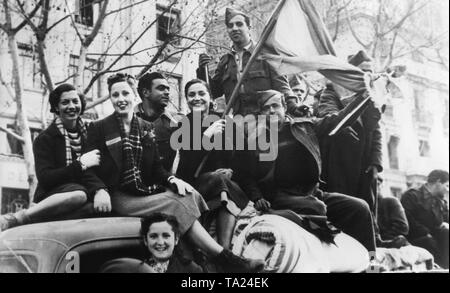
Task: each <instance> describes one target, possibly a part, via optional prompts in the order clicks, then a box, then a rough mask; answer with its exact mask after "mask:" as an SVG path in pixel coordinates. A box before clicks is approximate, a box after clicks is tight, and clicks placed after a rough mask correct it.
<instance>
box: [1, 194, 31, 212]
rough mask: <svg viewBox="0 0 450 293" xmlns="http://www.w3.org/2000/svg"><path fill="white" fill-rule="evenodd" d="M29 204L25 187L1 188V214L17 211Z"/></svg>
mask: <svg viewBox="0 0 450 293" xmlns="http://www.w3.org/2000/svg"><path fill="white" fill-rule="evenodd" d="M28 205H29V198H28V190H25V189H12V188H3V189H2V210H1V214H2V215H4V214H8V213H17V212H20V211H21V210H24V209H27V208H28Z"/></svg>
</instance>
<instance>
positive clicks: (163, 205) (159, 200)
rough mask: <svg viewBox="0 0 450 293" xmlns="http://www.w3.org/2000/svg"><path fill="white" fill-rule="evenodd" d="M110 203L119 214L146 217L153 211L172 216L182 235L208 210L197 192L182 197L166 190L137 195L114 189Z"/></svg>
mask: <svg viewBox="0 0 450 293" xmlns="http://www.w3.org/2000/svg"><path fill="white" fill-rule="evenodd" d="M111 203H112V207H113V212H114V213H117V214H119V215H120V216H127V217H146V216H149V215H151V214H154V213H164V214H167V215H170V216H174V217H175V218H176V219H177V221H178V224H179V227H180V232H181V234H182V235H183V234H184V233H186V232H187V231H188V230H189V229H190V228H191V226H192V225H193V224H194V222H195V221H196V220H197V219H198V218H200V216H201V214H202V213H204V212H206V211H208V206H207V204H206V203H205V201H204V200H203V198H202V196H201V195H200V194H199V193H197V192H194V193H192V194H188V195H187V196H184V197H183V196H180V195H178V194H176V193H174V192H172V191H169V190H168V191H166V192H164V193H159V194H155V195H151V196H145V197H137V196H134V195H130V194H127V193H123V192H120V191H116V192H115V193H113V194H112V196H111Z"/></svg>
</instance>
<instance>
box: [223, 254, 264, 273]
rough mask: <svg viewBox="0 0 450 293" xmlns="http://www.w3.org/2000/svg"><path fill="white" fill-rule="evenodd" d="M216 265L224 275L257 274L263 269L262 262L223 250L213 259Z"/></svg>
mask: <svg viewBox="0 0 450 293" xmlns="http://www.w3.org/2000/svg"><path fill="white" fill-rule="evenodd" d="M214 263H216V264H217V265H218V266H219V267H220V268H221V269H222V270H223V272H224V273H259V272H261V271H262V270H263V269H264V266H265V262H264V261H263V260H253V259H245V258H243V257H240V256H237V255H235V254H233V253H232V252H231V251H229V250H227V249H224V250H223V251H222V252H221V253H220V254H219V255H218V256H216V257H215V258H214Z"/></svg>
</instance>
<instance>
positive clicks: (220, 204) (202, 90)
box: [177, 79, 249, 248]
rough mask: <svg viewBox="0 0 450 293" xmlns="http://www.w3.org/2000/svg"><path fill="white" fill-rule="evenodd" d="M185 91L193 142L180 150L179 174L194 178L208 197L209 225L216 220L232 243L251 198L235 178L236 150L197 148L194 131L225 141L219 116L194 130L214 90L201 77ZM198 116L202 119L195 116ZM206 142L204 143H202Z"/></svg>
mask: <svg viewBox="0 0 450 293" xmlns="http://www.w3.org/2000/svg"><path fill="white" fill-rule="evenodd" d="M185 95H186V99H187V104H188V106H189V109H190V110H191V113H190V114H189V115H188V116H187V117H186V119H188V121H189V126H190V138H191V145H190V147H189V149H181V150H180V162H179V168H178V171H177V174H178V175H179V176H180V178H182V179H184V180H186V181H188V182H191V183H192V184H193V185H194V187H195V188H196V189H197V190H198V191H199V192H200V194H201V195H202V196H203V197H204V198H205V199H206V201H207V203H208V206H209V208H210V210H211V212H210V213H209V217H206V219H205V222H206V225H207V226H208V225H209V224H210V223H211V222H212V221H213V220H216V233H217V239H218V242H219V244H220V245H222V246H223V247H225V248H229V247H230V246H231V240H232V236H233V230H234V226H235V225H236V217H237V216H238V215H239V214H240V212H241V211H242V210H243V209H244V208H245V207H246V206H247V204H248V202H249V200H248V198H247V196H246V195H245V193H244V192H243V191H242V190H241V188H240V187H239V186H238V185H237V183H235V182H234V181H232V178H233V170H232V165H233V152H232V151H225V150H224V148H222V150H213V151H211V152H208V151H206V150H205V149H204V147H201V149H198V150H195V149H194V147H193V145H194V144H195V142H194V140H195V139H196V138H195V136H194V132H197V133H199V134H201V135H200V136H198V139H201V140H202V141H204V140H208V141H211V140H214V139H216V138H217V137H220V138H222V143H223V142H224V141H225V139H223V138H224V136H223V132H224V129H225V120H217V121H216V122H214V123H213V124H212V125H211V126H210V127H208V128H207V127H202V128H201V130H200V131H195V129H194V128H195V127H197V126H196V125H203V122H204V121H205V119H207V117H208V115H209V114H210V111H211V94H210V90H209V87H208V85H207V84H206V83H205V82H204V81H203V80H200V79H194V80H191V81H190V82H188V83H187V84H186V87H185ZM195 119H199V122H200V123H195V122H194V120H195ZM186 122H187V121H186ZM202 145H203V144H202ZM206 156H209V157H208V159H207V161H206V164H205V165H204V167H203V169H202V171H201V173H200V174H197V176H194V175H195V174H196V173H198V172H197V170H198V168H199V166H200V164H201V163H202V161H203V160H204V158H205V157H206Z"/></svg>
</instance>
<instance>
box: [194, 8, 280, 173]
mask: <svg viewBox="0 0 450 293" xmlns="http://www.w3.org/2000/svg"><path fill="white" fill-rule="evenodd" d="M286 1H287V0H281V1H280V2H278V4H277V6H276V7H275V10H274V11H273V13H272V16H271V17H270V19H269V21H268V22H267V24H266V27H265V28H264V30H263V32H262V34H261V38H260V39H259V41H258V44H257V45H256V47H255V50H253V53H252V56H251V57H250V59H249V60H248V62H247V65H246V66H245V68H244V71H243V72H242V74H241V76H240V77H239V80H238V83H237V84H236V86H235V87H234V90H233V93H232V94H231V97H230V99H229V100H228V103H227V107H226V108H225V112H224V113H223V116H222V119H226V117H227V116H228V114H230V111H231V109H232V108H233V106H234V104H235V102H236V99H237V97H238V95H239V89H240V87H241V86H242V83H243V82H244V79H245V78H246V77H247V75H248V73H249V71H250V68H251V66H252V64H253V62H255V60H256V58H257V57H258V55H259V53H260V52H261V49H262V48H263V46H264V43H265V42H266V41H267V39H268V38H269V36H270V34H271V33H272V29H273V28H274V27H275V24H276V23H277V21H278V16H279V14H280V12H281V9H282V8H283V6H284V4H285V3H286ZM210 154H211V153H210V152H209V153H208V154H207V155H206V156H205V157H204V158H203V160H202V162H201V163H200V165H199V166H198V168H197V171H196V172H195V174H194V178H198V177H199V176H200V173H201V172H202V170H203V168H204V167H205V164H206V162H207V161H208V159H209V157H210Z"/></svg>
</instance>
